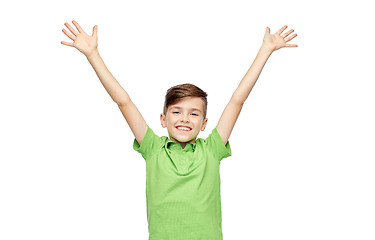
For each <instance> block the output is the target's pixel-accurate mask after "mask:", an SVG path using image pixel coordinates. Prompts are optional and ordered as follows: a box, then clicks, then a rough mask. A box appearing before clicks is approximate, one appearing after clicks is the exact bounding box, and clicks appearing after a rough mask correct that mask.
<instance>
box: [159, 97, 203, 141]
mask: <svg viewBox="0 0 375 240" xmlns="http://www.w3.org/2000/svg"><path fill="white" fill-rule="evenodd" d="M203 104H204V103H203V100H202V99H201V98H199V97H186V98H183V99H182V100H181V101H179V102H177V103H176V104H173V105H170V106H168V109H167V112H166V115H164V114H163V113H162V114H160V121H161V125H162V126H163V128H165V127H166V128H167V129H168V134H169V138H170V139H171V140H172V141H173V142H175V143H180V144H181V147H182V148H184V147H185V146H186V144H187V143H194V142H195V140H196V138H197V136H198V134H199V132H200V131H204V129H205V128H206V125H207V120H208V119H207V118H205V119H203ZM182 126H185V127H187V128H188V129H189V130H184V129H181V127H182Z"/></svg>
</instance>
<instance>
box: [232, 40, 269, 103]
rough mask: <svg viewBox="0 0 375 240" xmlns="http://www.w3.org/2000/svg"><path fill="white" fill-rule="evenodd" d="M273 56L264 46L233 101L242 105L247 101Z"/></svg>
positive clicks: (234, 95)
mask: <svg viewBox="0 0 375 240" xmlns="http://www.w3.org/2000/svg"><path fill="white" fill-rule="evenodd" d="M271 54H272V50H270V49H268V48H266V47H264V46H263V45H262V47H261V48H260V49H259V52H258V54H257V56H256V58H255V60H254V62H253V64H252V65H251V67H250V68H249V70H248V71H247V73H246V74H245V76H244V77H243V78H242V80H241V82H240V84H239V85H238V87H237V89H236V90H235V91H234V93H233V95H232V99H231V100H233V101H236V102H238V103H240V104H243V103H244V102H245V101H246V99H247V97H248V96H249V94H250V92H251V90H252V89H253V87H254V85H255V83H256V81H257V80H258V78H259V75H260V73H261V72H262V70H263V67H264V65H265V64H266V62H267V60H268V58H269V57H270V56H271Z"/></svg>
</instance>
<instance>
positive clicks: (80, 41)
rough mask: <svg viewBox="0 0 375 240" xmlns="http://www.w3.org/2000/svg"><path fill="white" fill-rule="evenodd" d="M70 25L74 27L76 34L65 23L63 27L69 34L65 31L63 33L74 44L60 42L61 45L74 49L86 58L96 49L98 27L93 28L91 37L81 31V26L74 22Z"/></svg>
mask: <svg viewBox="0 0 375 240" xmlns="http://www.w3.org/2000/svg"><path fill="white" fill-rule="evenodd" d="M72 23H73V24H74V25H75V26H76V28H77V30H78V32H77V31H76V30H75V29H73V28H72V27H71V26H70V25H69V24H68V23H65V24H64V25H65V26H66V27H67V28H68V29H69V30H70V32H71V33H69V32H68V31H67V30H66V29H63V32H64V33H65V35H66V36H68V37H69V38H70V39H72V40H73V41H74V42H73V43H69V42H64V41H61V44H64V45H67V46H70V47H75V48H77V49H78V50H79V51H80V52H82V53H83V54H84V55H86V56H88V55H90V54H91V53H92V52H94V51H95V50H96V49H97V47H98V26H97V25H95V26H94V28H93V31H92V35H91V36H89V35H88V34H87V33H86V32H85V31H83V29H82V28H81V26H79V24H78V23H77V22H76V21H74V20H73V21H72Z"/></svg>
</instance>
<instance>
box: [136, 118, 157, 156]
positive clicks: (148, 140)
mask: <svg viewBox="0 0 375 240" xmlns="http://www.w3.org/2000/svg"><path fill="white" fill-rule="evenodd" d="M159 145H160V137H159V136H157V135H156V134H155V133H154V132H153V131H152V129H151V128H150V127H149V126H148V125H147V132H146V134H145V136H144V137H143V140H142V142H141V145H139V143H138V141H137V139H136V138H134V142H133V149H134V150H135V151H137V152H139V153H140V154H142V157H143V158H144V159H145V160H147V158H149V156H150V155H151V154H153V153H155V152H156V150H157V148H158V147H159Z"/></svg>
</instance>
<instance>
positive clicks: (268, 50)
mask: <svg viewBox="0 0 375 240" xmlns="http://www.w3.org/2000/svg"><path fill="white" fill-rule="evenodd" d="M260 51H262V52H264V53H267V54H269V55H271V54H272V53H273V52H274V51H275V48H274V47H272V46H270V45H266V44H264V43H263V44H262V46H261V47H260Z"/></svg>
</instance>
